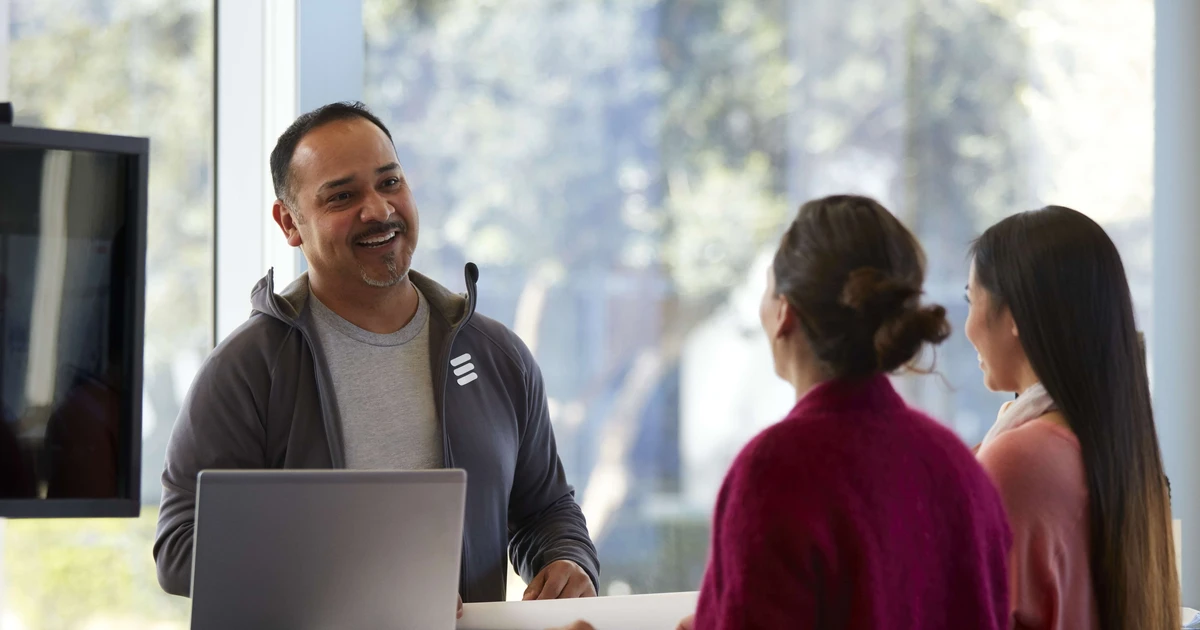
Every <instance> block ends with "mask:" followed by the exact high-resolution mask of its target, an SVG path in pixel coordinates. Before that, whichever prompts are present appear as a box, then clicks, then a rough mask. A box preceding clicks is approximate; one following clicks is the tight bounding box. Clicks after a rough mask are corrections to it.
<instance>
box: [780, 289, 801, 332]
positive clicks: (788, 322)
mask: <svg viewBox="0 0 1200 630" xmlns="http://www.w3.org/2000/svg"><path fill="white" fill-rule="evenodd" d="M776 308H777V313H776V320H775V321H776V322H778V326H777V327H776V329H775V336H776V337H777V338H780V339H782V338H784V337H787V336H788V335H790V334H792V331H794V330H795V329H796V326H797V325H799V323H800V322H799V321H798V320H797V318H796V309H794V308H792V304H791V302H788V301H787V299H786V298H782V297H781V298H780V299H779V303H778V304H777V305H776Z"/></svg>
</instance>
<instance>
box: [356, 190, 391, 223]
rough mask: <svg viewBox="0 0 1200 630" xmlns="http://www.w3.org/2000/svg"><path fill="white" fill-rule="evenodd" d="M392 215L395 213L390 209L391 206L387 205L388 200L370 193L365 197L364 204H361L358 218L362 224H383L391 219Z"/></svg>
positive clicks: (375, 193)
mask: <svg viewBox="0 0 1200 630" xmlns="http://www.w3.org/2000/svg"><path fill="white" fill-rule="evenodd" d="M393 213H395V210H394V209H393V208H392V204H390V203H388V200H387V199H385V198H384V197H383V195H380V194H379V193H377V192H374V191H372V192H371V194H370V195H368V196H367V200H366V203H364V204H363V207H362V212H361V213H360V214H359V217H360V218H361V219H362V221H363V223H372V222H377V223H384V222H386V221H387V220H388V219H390V218H391V216H392V214H393Z"/></svg>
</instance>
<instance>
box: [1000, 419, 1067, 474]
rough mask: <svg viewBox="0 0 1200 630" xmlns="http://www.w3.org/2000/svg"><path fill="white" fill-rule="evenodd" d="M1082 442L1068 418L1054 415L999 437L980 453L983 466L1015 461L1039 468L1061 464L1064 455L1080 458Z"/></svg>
mask: <svg viewBox="0 0 1200 630" xmlns="http://www.w3.org/2000/svg"><path fill="white" fill-rule="evenodd" d="M1078 452H1079V439H1078V438H1076V437H1075V432H1074V431H1072V430H1071V427H1070V425H1068V424H1067V420H1066V417H1064V416H1063V415H1062V414H1061V413H1059V412H1057V411H1051V412H1049V413H1046V414H1044V415H1042V416H1040V417H1038V418H1036V419H1034V420H1030V421H1029V422H1026V423H1025V424H1022V425H1021V426H1019V427H1017V428H1015V429H1009V430H1008V431H1005V432H1003V433H1001V434H1000V435H998V436H996V438H995V439H994V440H992V441H991V442H990V443H988V444H986V445H984V446H983V447H982V448H980V450H979V459H980V461H981V462H988V461H991V462H996V461H1000V462H1006V461H1010V460H1011V461H1015V462H1017V463H1021V464H1036V463H1040V462H1042V461H1047V460H1048V461H1056V460H1061V459H1062V456H1063V455H1070V454H1072V453H1075V454H1078Z"/></svg>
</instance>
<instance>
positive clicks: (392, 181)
mask: <svg viewBox="0 0 1200 630" xmlns="http://www.w3.org/2000/svg"><path fill="white" fill-rule="evenodd" d="M383 185H384V186H386V187H387V188H394V187H396V186H399V185H400V178H399V177H389V178H387V179H386V180H384V182H383Z"/></svg>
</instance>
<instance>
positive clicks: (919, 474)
mask: <svg viewBox="0 0 1200 630" xmlns="http://www.w3.org/2000/svg"><path fill="white" fill-rule="evenodd" d="M924 279H925V256H924V254H923V252H922V251H921V247H920V245H919V244H918V243H917V240H916V239H915V238H914V237H913V235H912V234H911V233H910V232H909V231H908V230H907V229H906V228H905V227H904V226H903V225H902V224H901V223H900V222H899V221H898V220H896V218H895V217H894V216H892V214H891V213H889V212H888V211H887V210H886V209H885V208H883V206H881V205H879V204H878V203H877V202H875V201H874V200H872V199H868V198H866V197H858V196H850V195H842V196H835V197H826V198H824V199H818V200H815V201H810V202H808V203H806V204H804V205H803V206H802V207H801V208H800V213H799V215H798V216H797V217H796V219H795V221H794V222H793V223H792V225H791V227H790V228H789V229H788V231H787V234H785V235H784V237H783V241H782V243H780V245H779V250H778V252H777V253H776V255H775V261H774V264H773V265H772V267H771V269H770V270H769V272H768V278H767V291H766V294H765V295H763V298H762V305H761V309H760V317H761V319H762V327H763V330H764V332H765V333H766V336H767V340H768V341H769V343H770V345H771V354H772V355H773V357H774V363H775V372H776V373H777V374H778V375H779V376H780V377H781V378H783V379H784V380H785V381H787V382H788V383H791V385H792V386H793V387H794V388H795V390H796V401H797V402H796V406H795V407H794V408H793V409H792V410H791V411H790V412H789V413H788V414H787V416H786V417H784V418H783V420H781V421H780V422H779V423H777V424H775V425H773V426H771V427H769V428H767V429H766V430H764V431H763V432H761V433H759V434H758V435H757V436H756V437H755V438H754V439H752V440H751V441H750V443H749V444H747V445H746V447H745V448H744V449H743V450H742V452H741V453H739V454H738V456H737V458H736V459H735V461H734V463H733V466H732V467H731V468H730V470H729V473H728V475H727V476H726V477H725V482H724V484H723V485H722V487H721V492H720V494H719V496H718V498H717V505H716V510H715V512H714V514H713V534H712V548H711V551H710V557H709V564H708V570H707V572H706V573H705V577H704V582H703V585H702V587H701V590H700V599H699V603H698V606H697V609H696V614H695V615H694V617H689V618H687V619H685V620H683V622H682V623H681V624H680V628H684V629H690V628H693V627H694V628H696V629H697V630H707V629H709V628H721V629H733V628H820V629H821V630H835V629H837V630H840V629H854V630H858V629H861V630H867V629H870V630H881V629H882V630H902V629H903V630H941V629H954V630H958V629H967V628H970V629H971V630H1000V629H1002V628H1003V629H1007V628H1008V590H1007V583H1008V574H1007V566H1006V558H1007V554H1008V548H1009V544H1010V536H1009V532H1008V525H1007V524H1006V521H1005V516H1004V509H1003V507H1002V505H1001V502H1000V496H999V495H998V493H997V492H996V489H995V488H994V487H993V486H992V483H991V482H990V481H989V480H988V477H987V475H986V473H984V471H983V469H982V468H980V466H979V465H978V464H977V463H976V461H975V458H974V457H973V456H972V454H971V452H970V451H969V450H967V448H966V445H964V444H963V443H962V441H961V440H959V438H958V437H957V436H955V435H954V434H953V433H951V432H950V431H948V430H946V429H945V428H943V427H942V426H941V425H939V424H938V423H937V422H935V421H933V420H932V419H930V418H929V417H927V416H925V415H924V414H922V413H920V412H918V411H916V410H914V409H912V408H910V407H909V406H908V405H906V404H905V402H904V400H903V399H901V398H900V396H899V395H898V394H897V393H896V391H895V390H894V389H892V386H891V383H890V382H889V380H888V377H887V375H888V374H889V373H891V372H894V371H897V370H900V369H902V368H904V367H905V366H907V365H908V364H909V363H910V362H912V361H913V360H914V358H915V357H916V356H917V355H918V354H919V352H920V350H921V348H922V347H923V346H924V345H925V344H937V343H940V342H941V341H943V340H944V339H946V337H947V336H948V335H949V334H950V325H949V323H947V321H946V310H945V309H944V308H942V307H941V306H936V305H923V304H921V300H920V298H921V293H922V288H921V287H922V283H923V282H924ZM731 421H733V422H736V421H737V419H736V418H733V419H731ZM589 628H590V627H589V626H588V625H586V624H585V623H582V622H581V623H579V624H577V625H575V626H572V627H571V630H587V629H589Z"/></svg>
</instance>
